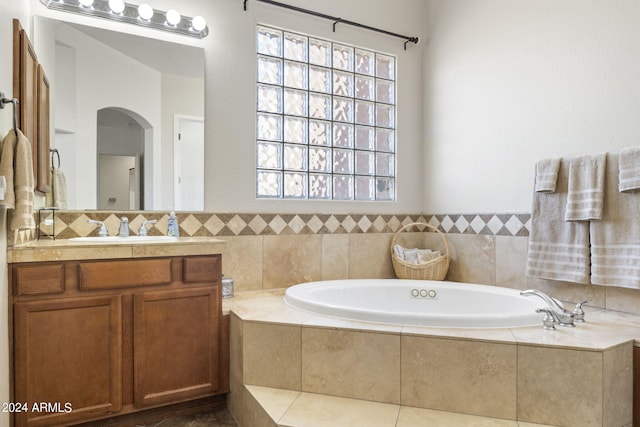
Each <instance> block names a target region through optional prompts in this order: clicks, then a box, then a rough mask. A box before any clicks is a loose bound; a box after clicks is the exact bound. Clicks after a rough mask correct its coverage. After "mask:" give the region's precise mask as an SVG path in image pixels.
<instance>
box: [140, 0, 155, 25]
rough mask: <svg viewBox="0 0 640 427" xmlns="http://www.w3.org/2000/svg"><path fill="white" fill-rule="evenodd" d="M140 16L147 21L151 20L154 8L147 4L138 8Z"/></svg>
mask: <svg viewBox="0 0 640 427" xmlns="http://www.w3.org/2000/svg"><path fill="white" fill-rule="evenodd" d="M138 16H140V19H144V20H145V21H149V20H151V18H152V17H153V8H152V7H151V6H149V5H148V4H147V3H142V4H141V5H140V6H138Z"/></svg>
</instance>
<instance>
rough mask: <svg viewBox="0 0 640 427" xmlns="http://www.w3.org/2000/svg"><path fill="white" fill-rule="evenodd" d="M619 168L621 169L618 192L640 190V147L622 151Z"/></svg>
mask: <svg viewBox="0 0 640 427" xmlns="http://www.w3.org/2000/svg"><path fill="white" fill-rule="evenodd" d="M618 166H619V167H620V173H619V175H618V181H619V182H618V190H619V191H633V190H638V189H640V147H633V148H625V149H623V150H622V151H620V160H619V162H618Z"/></svg>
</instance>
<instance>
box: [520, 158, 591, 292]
mask: <svg viewBox="0 0 640 427" xmlns="http://www.w3.org/2000/svg"><path fill="white" fill-rule="evenodd" d="M568 173H569V160H565V159H563V160H561V162H560V168H559V169H558V180H557V183H556V191H555V193H539V192H536V191H534V192H533V207H532V212H531V233H530V235H529V250H528V254H527V270H526V274H527V276H529V277H539V278H543V279H551V280H562V281H568V282H576V283H584V284H588V283H589V282H590V277H589V276H590V268H589V262H590V261H589V223H588V222H567V221H565V220H564V212H565V206H566V203H567V191H568V178H569V175H568Z"/></svg>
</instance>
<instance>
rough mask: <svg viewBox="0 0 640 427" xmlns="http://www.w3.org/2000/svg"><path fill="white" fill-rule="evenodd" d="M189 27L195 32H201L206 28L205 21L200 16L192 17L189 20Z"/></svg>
mask: <svg viewBox="0 0 640 427" xmlns="http://www.w3.org/2000/svg"><path fill="white" fill-rule="evenodd" d="M191 27H192V28H193V29H194V30H196V31H202V30H204V29H205V28H206V27H207V21H205V19H204V18H203V17H202V16H200V15H198V16H194V17H193V18H192V19H191Z"/></svg>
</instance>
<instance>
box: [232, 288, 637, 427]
mask: <svg viewBox="0 0 640 427" xmlns="http://www.w3.org/2000/svg"><path fill="white" fill-rule="evenodd" d="M283 292H284V291H283V290H271V291H258V292H247V293H241V294H238V295H237V296H236V297H234V298H232V299H231V300H227V301H225V305H226V308H227V309H228V310H230V311H231V337H230V340H231V342H230V344H231V360H232V366H231V378H232V385H231V394H230V396H229V406H230V409H231V411H232V413H234V415H235V416H236V418H237V419H238V422H239V425H241V426H244V425H247V426H248V425H253V424H250V419H251V417H253V416H257V415H256V411H257V409H256V408H255V398H254V397H252V395H251V393H250V392H249V391H248V387H250V386H259V387H267V388H273V389H279V390H290V391H293V392H301V393H303V394H304V393H311V394H314V395H326V396H334V397H338V398H345V399H357V400H364V401H371V402H379V403H383V404H389V405H399V406H400V408H405V407H416V408H424V409H430V410H435V411H445V412H453V413H460V414H466V415H470V416H471V415H473V416H478V417H491V418H498V419H502V420H512V421H518V422H523V423H524V422H528V423H536V424H548V425H562V426H581V427H583V426H626V425H629V424H630V423H631V410H632V407H631V405H632V347H633V343H634V340H637V339H640V332H638V331H639V330H640V329H639V328H640V317H639V316H635V315H632V314H625V313H617V312H612V311H604V310H597V309H593V308H592V309H589V310H588V312H587V321H588V323H586V324H583V325H579V326H577V327H576V328H573V329H567V328H558V329H557V330H556V331H544V330H542V328H541V327H528V328H514V329H482V330H480V329H478V330H475V329H445V328H438V329H436V328H421V327H403V326H393V325H385V324H376V323H366V322H351V321H348V320H342V319H336V318H329V317H324V316H319V315H314V314H311V313H306V312H302V311H299V310H296V309H293V308H291V307H288V306H287V305H285V304H284V302H283V301H282V295H283ZM251 408H253V409H251ZM292 416H293V415H292ZM243 417H245V418H246V419H243ZM257 425H260V424H257Z"/></svg>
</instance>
